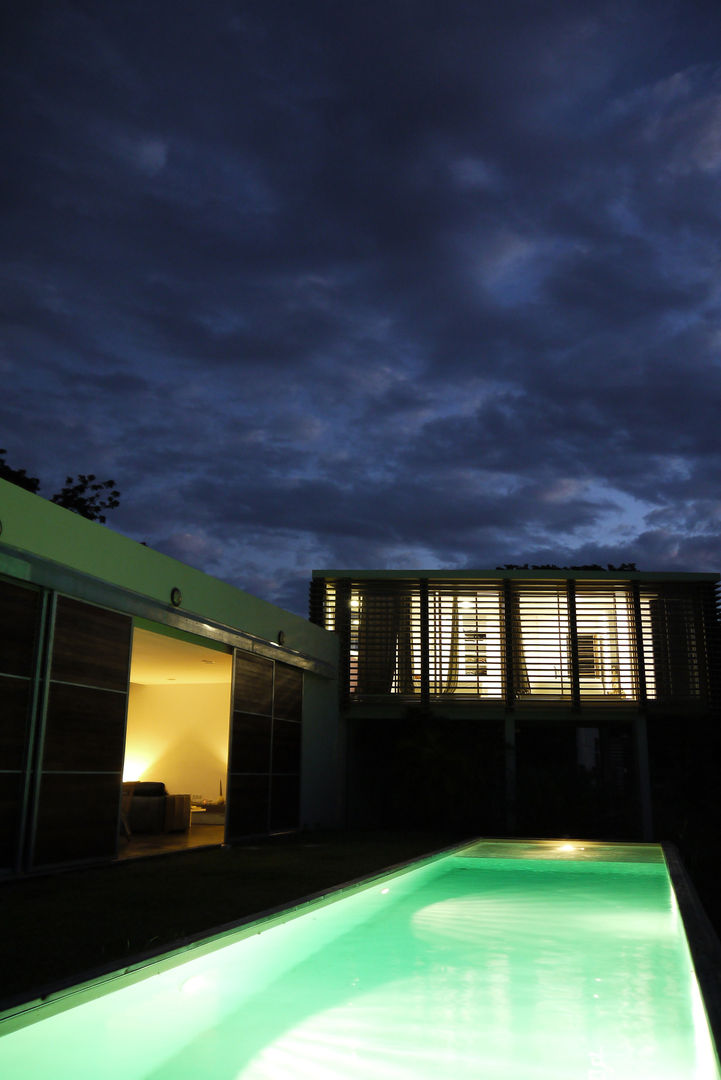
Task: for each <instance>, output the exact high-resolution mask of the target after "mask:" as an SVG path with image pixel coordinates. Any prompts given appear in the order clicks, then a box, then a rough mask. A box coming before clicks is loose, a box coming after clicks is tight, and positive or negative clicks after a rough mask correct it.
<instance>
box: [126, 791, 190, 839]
mask: <svg viewBox="0 0 721 1080" xmlns="http://www.w3.org/2000/svg"><path fill="white" fill-rule="evenodd" d="M123 804H124V805H127V806H128V809H127V811H126V818H127V827H128V829H129V831H130V833H131V834H132V833H167V832H187V831H188V829H189V828H190V795H170V794H168V792H167V791H166V789H165V784H163V783H161V782H159V781H155V780H139V781H137V782H136V783H124V784H123Z"/></svg>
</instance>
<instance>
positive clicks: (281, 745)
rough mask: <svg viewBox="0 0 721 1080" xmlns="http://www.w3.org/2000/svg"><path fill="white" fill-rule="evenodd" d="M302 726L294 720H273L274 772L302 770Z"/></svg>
mask: <svg viewBox="0 0 721 1080" xmlns="http://www.w3.org/2000/svg"><path fill="white" fill-rule="evenodd" d="M301 731H302V727H301V725H300V724H297V723H295V722H294V721H292V720H274V721H273V772H274V773H299V772H300V741H301Z"/></svg>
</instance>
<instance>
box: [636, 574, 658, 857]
mask: <svg viewBox="0 0 721 1080" xmlns="http://www.w3.org/2000/svg"><path fill="white" fill-rule="evenodd" d="M631 599H632V604H633V629H634V641H635V643H636V676H637V681H638V713H637V714H636V716H635V717H634V720H633V737H634V745H635V750H636V772H637V776H638V800H639V806H640V812H641V838H642V839H643V840H646V841H648V840H651V839H652V837H653V803H652V799H651V777H650V771H649V764H648V730H647V725H646V712H647V708H646V707H647V704H648V698H647V694H646V666H645V663H644V659H643V627H642V623H641V597H640V593H639V588H638V582H637V581H634V582H632V583H631Z"/></svg>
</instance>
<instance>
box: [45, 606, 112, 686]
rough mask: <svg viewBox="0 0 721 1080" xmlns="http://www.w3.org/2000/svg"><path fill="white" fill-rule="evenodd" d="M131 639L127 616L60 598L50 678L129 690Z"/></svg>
mask: <svg viewBox="0 0 721 1080" xmlns="http://www.w3.org/2000/svg"><path fill="white" fill-rule="evenodd" d="M130 637H131V620H130V618H129V617H128V616H127V615H120V614H118V613H117V612H115V611H105V610H104V609H103V608H97V607H93V606H92V605H91V604H83V603H81V602H80V601H79V600H69V599H67V597H61V598H60V599H59V600H58V607H57V613H56V616H55V636H54V640H53V664H52V674H51V678H53V679H57V680H58V681H60V682H71V683H81V684H82V685H84V686H99V687H103V688H104V689H106V690H126V689H127V683H128V667H129V664H130Z"/></svg>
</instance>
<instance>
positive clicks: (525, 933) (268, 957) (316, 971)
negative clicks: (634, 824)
mask: <svg viewBox="0 0 721 1080" xmlns="http://www.w3.org/2000/svg"><path fill="white" fill-rule="evenodd" d="M414 886H415V887H414ZM411 889H413V891H410V890H411ZM344 908H347V913H344ZM131 1043H132V1045H130V1044H131ZM43 1044H44V1045H43ZM33 1055H34V1056H33ZM99 1062H103V1067H102V1068H101V1069H100V1071H99V1070H98V1063H99ZM51 1065H52V1069H51V1070H50V1066H51ZM8 1067H9V1069H10V1071H8ZM33 1070H35V1071H33ZM43 1070H49V1071H43ZM100 1073H102V1075H103V1076H104V1077H108V1078H111V1077H114V1076H115V1075H117V1076H118V1077H123V1080H141V1078H142V1080H185V1078H188V1080H190V1078H191V1077H192V1078H199V1077H203V1078H208V1080H211V1078H212V1080H280V1078H283V1080H301V1078H303V1080H305V1078H308V1080H311V1078H312V1080H336V1078H337V1080H341V1078H343V1080H426V1078H428V1080H431V1078H433V1080H439V1078H443V1080H445V1078H448V1080H466V1078H471V1077H473V1078H474V1080H478V1078H483V1080H496V1078H498V1080H535V1078H538V1080H541V1078H548V1080H566V1078H568V1080H711V1078H714V1080H717V1078H718V1077H719V1072H718V1070H717V1067H716V1062H715V1056H714V1051H713V1048H712V1044H711V1041H710V1037H709V1034H708V1028H707V1024H706V1020H705V1014H704V1011H703V1006H702V1004H701V1001H700V997H699V994H698V989H697V986H696V981H695V977H694V975H693V972H692V969H691V964H690V959H689V954H688V948H687V945H686V942H685V937H684V934H683V930H682V927H681V924H680V917H679V915H678V912H677V909H676V905H675V900H674V898H673V895H672V891H671V887H670V883H669V879H668V875H667V873H666V869H665V865H664V864H663V863H662V862H641V863H635V862H619V863H609V862H603V861H590V862H581V863H575V862H569V861H561V862H558V861H553V860H540V861H539V860H536V859H525V858H521V859H518V858H490V859H489V858H476V857H451V858H450V859H448V860H444V861H443V862H441V863H437V864H435V865H434V866H432V867H426V868H424V869H422V870H421V871H420V872H417V873H416V875H415V881H414V875H411V876H410V877H408V878H403V877H401V878H399V879H396V880H394V879H391V880H386V881H383V882H381V883H380V884H376V885H374V886H372V888H371V889H370V890H368V891H367V892H364V893H360V894H357V895H355V896H352V897H350V899H349V900H342V901H340V902H338V903H335V904H332V905H329V906H327V907H322V908H319V909H316V910H313V911H310V912H309V913H307V914H305V915H303V916H302V917H301V918H298V919H294V920H292V921H291V922H289V923H288V922H286V923H285V924H283V925H280V926H276V927H275V928H274V929H270V930H267V931H265V932H264V933H262V934H260V935H257V934H256V935H255V936H253V937H251V938H249V939H247V940H245V941H241V942H236V943H233V944H231V945H229V946H228V947H227V948H225V949H221V950H216V951H212V952H209V953H208V954H207V955H205V956H202V957H198V958H197V959H195V960H193V961H192V962H191V963H189V964H184V965H182V966H178V965H172V966H170V967H168V968H167V969H166V970H164V971H162V972H160V973H159V974H156V975H154V976H153V977H152V978H150V979H146V980H144V981H143V982H139V983H137V984H136V985H135V986H132V987H127V988H124V989H122V990H120V991H118V992H116V993H113V994H105V995H103V996H100V997H96V998H93V999H92V1000H90V1001H88V1002H87V1003H86V1004H84V1005H81V1006H79V1007H77V1008H73V1009H70V1010H67V1011H65V1012H61V1013H60V1014H58V1015H57V1016H53V1017H51V1018H50V1019H49V1020H45V1021H43V1022H42V1023H41V1024H34V1025H31V1026H29V1027H25V1028H22V1029H21V1030H19V1031H16V1032H14V1033H11V1034H9V1035H7V1036H5V1037H4V1038H3V1039H0V1074H2V1075H3V1077H5V1078H6V1080H14V1078H15V1077H16V1076H17V1078H18V1080H19V1078H20V1077H21V1076H22V1077H23V1078H24V1080H34V1078H35V1077H36V1076H37V1077H38V1078H39V1077H41V1076H43V1077H45V1076H48V1077H50V1076H52V1077H53V1078H55V1080H65V1078H66V1077H67V1078H68V1080H69V1078H70V1077H72V1078H73V1080H82V1078H84V1077H86V1076H87V1077H90V1076H94V1077H95V1076H97V1075H100Z"/></svg>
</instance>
